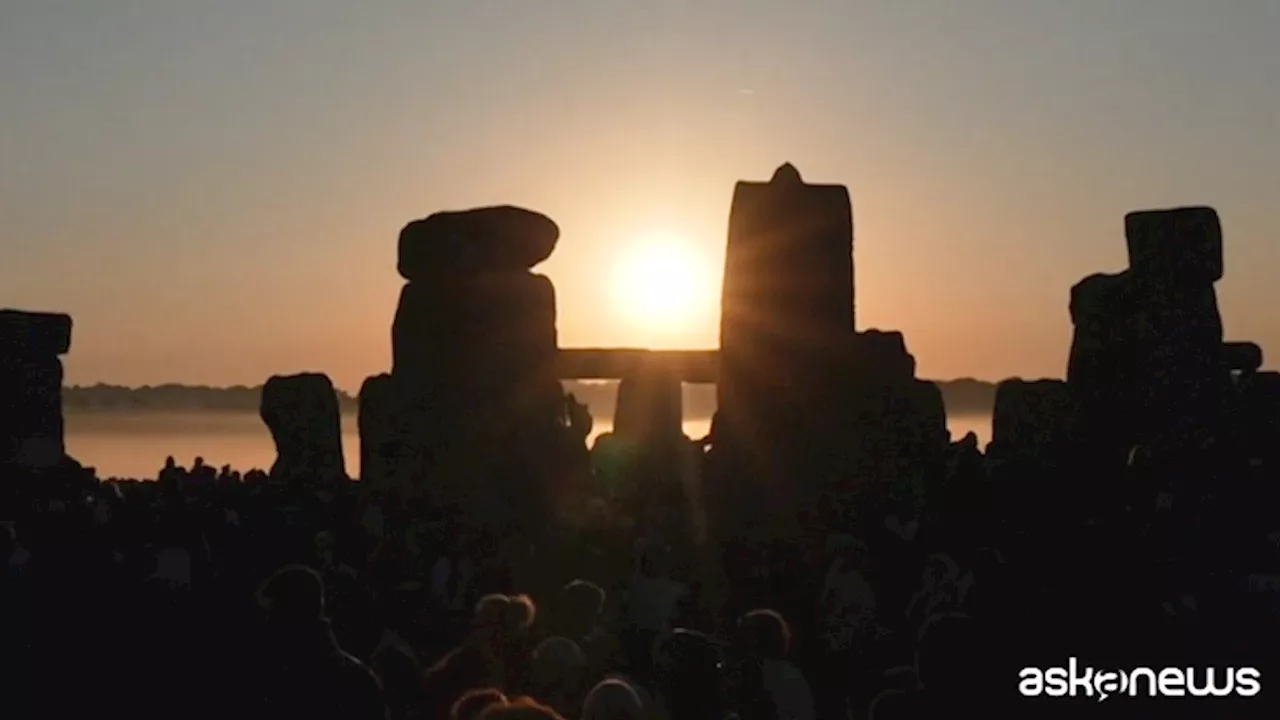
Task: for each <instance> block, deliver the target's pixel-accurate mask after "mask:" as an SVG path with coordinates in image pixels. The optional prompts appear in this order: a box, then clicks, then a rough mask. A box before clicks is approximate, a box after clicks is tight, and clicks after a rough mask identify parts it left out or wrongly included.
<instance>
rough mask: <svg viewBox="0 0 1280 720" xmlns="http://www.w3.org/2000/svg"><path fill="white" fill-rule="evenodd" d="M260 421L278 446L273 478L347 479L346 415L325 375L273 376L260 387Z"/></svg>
mask: <svg viewBox="0 0 1280 720" xmlns="http://www.w3.org/2000/svg"><path fill="white" fill-rule="evenodd" d="M261 415H262V421H263V422H264V423H266V425H267V427H268V428H269V429H270V430H271V437H272V438H273V439H274V440H275V443H276V462H275V464H274V465H272V466H271V476H272V478H274V479H277V480H279V481H281V482H303V483H322V482H329V481H333V480H336V479H339V478H345V477H346V464H345V462H344V459H343V452H342V415H341V410H340V408H339V407H338V394H337V392H335V391H334V388H333V383H332V382H331V381H330V380H329V377H328V376H327V375H323V374H320V373H302V374H299V375H286V376H281V375H274V376H272V377H271V378H270V379H269V380H267V382H266V384H265V385H264V386H263V387H262V403H261Z"/></svg>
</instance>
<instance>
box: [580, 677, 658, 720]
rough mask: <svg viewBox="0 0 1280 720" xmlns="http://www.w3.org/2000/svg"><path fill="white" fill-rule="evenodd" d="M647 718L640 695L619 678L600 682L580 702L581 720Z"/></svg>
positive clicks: (632, 719)
mask: <svg viewBox="0 0 1280 720" xmlns="http://www.w3.org/2000/svg"><path fill="white" fill-rule="evenodd" d="M647 717H649V714H648V711H647V709H646V708H645V705H644V700H643V698H641V697H640V693H639V692H637V691H636V689H635V687H633V686H632V685H631V683H629V682H627V681H626V680H622V679H620V678H609V679H607V680H602V681H600V683H599V684H597V685H596V686H595V687H594V688H592V689H591V692H589V693H587V697H586V699H585V700H583V702H582V716H581V720H645V719H646V718H647Z"/></svg>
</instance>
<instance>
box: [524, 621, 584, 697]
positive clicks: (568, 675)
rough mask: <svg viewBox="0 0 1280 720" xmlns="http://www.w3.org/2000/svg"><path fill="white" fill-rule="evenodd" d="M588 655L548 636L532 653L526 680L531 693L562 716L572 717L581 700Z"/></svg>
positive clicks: (560, 639)
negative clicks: (562, 714) (528, 682)
mask: <svg viewBox="0 0 1280 720" xmlns="http://www.w3.org/2000/svg"><path fill="white" fill-rule="evenodd" d="M586 667H587V656H586V655H585V654H583V652H582V649H581V648H579V647H578V644H577V643H575V642H574V641H572V640H570V639H568V638H564V637H550V638H547V639H546V640H543V641H542V642H541V643H539V644H538V647H537V648H535V649H534V651H533V657H532V663H531V665H530V668H529V671H530V672H529V675H530V677H529V680H530V685H531V687H532V690H533V692H534V693H535V694H536V695H537V696H538V697H539V698H542V699H543V700H544V701H546V702H547V703H548V704H549V705H551V706H552V707H554V708H555V709H556V710H557V711H558V712H561V713H564V714H575V713H576V711H577V707H576V706H577V704H578V700H579V699H580V698H581V697H582V696H581V692H582V689H583V688H582V684H583V683H582V680H583V675H584V673H585V672H586Z"/></svg>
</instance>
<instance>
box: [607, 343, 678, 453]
mask: <svg viewBox="0 0 1280 720" xmlns="http://www.w3.org/2000/svg"><path fill="white" fill-rule="evenodd" d="M683 417H684V408H683V394H682V387H681V383H680V378H679V377H678V376H677V375H675V374H674V373H672V372H670V370H669V369H668V368H665V367H663V366H662V365H661V364H660V363H653V364H648V363H646V364H643V365H641V366H640V367H638V368H636V369H635V370H634V371H633V372H631V373H629V374H627V375H626V376H624V377H623V378H622V379H621V382H619V383H618V402H617V405H616V409H615V410H614V414H613V433H614V435H617V436H618V437H620V438H623V439H626V440H630V441H634V442H640V443H649V442H658V443H665V442H669V441H670V440H671V439H673V438H676V439H683V438H684V430H683V424H682V423H683Z"/></svg>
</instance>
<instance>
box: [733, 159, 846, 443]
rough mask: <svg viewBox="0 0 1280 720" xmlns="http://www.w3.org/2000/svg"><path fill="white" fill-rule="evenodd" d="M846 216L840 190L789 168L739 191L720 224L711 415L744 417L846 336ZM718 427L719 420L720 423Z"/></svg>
mask: <svg viewBox="0 0 1280 720" xmlns="http://www.w3.org/2000/svg"><path fill="white" fill-rule="evenodd" d="M853 297H854V288H853V211H852V204H851V203H850V200H849V191H848V189H846V188H845V187H844V186H842V185H809V184H806V183H804V182H803V181H802V180H801V178H800V175H799V173H798V172H797V171H796V169H795V168H794V167H793V166H791V165H783V166H782V167H780V168H778V170H777V172H775V173H774V176H773V178H772V179H771V180H770V181H769V182H767V183H756V182H739V183H738V185H737V187H736V188H735V190H734V195H733V207H732V209H731V210H730V215H729V240H728V245H727V246H726V249H725V269H724V285H723V293H722V297H721V316H720V363H721V371H720V382H719V384H718V388H717V402H718V405H719V407H721V408H725V409H726V410H727V413H728V415H730V416H732V415H735V414H739V410H738V406H740V405H741V412H742V413H753V412H754V410H753V409H752V404H753V403H754V402H756V401H758V400H760V399H761V398H762V397H768V396H773V395H775V394H777V393H785V392H786V386H787V385H788V384H790V382H792V381H793V380H795V379H796V378H797V377H801V378H802V377H804V376H805V375H806V374H807V373H809V371H811V370H812V368H813V366H814V365H815V364H823V363H824V362H827V361H828V360H829V358H830V355H831V353H832V343H833V339H834V341H835V343H837V344H838V343H840V342H845V341H846V339H847V336H848V335H849V334H851V333H852V332H853V330H854V305H853V302H854V300H853ZM726 419H727V418H726Z"/></svg>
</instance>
